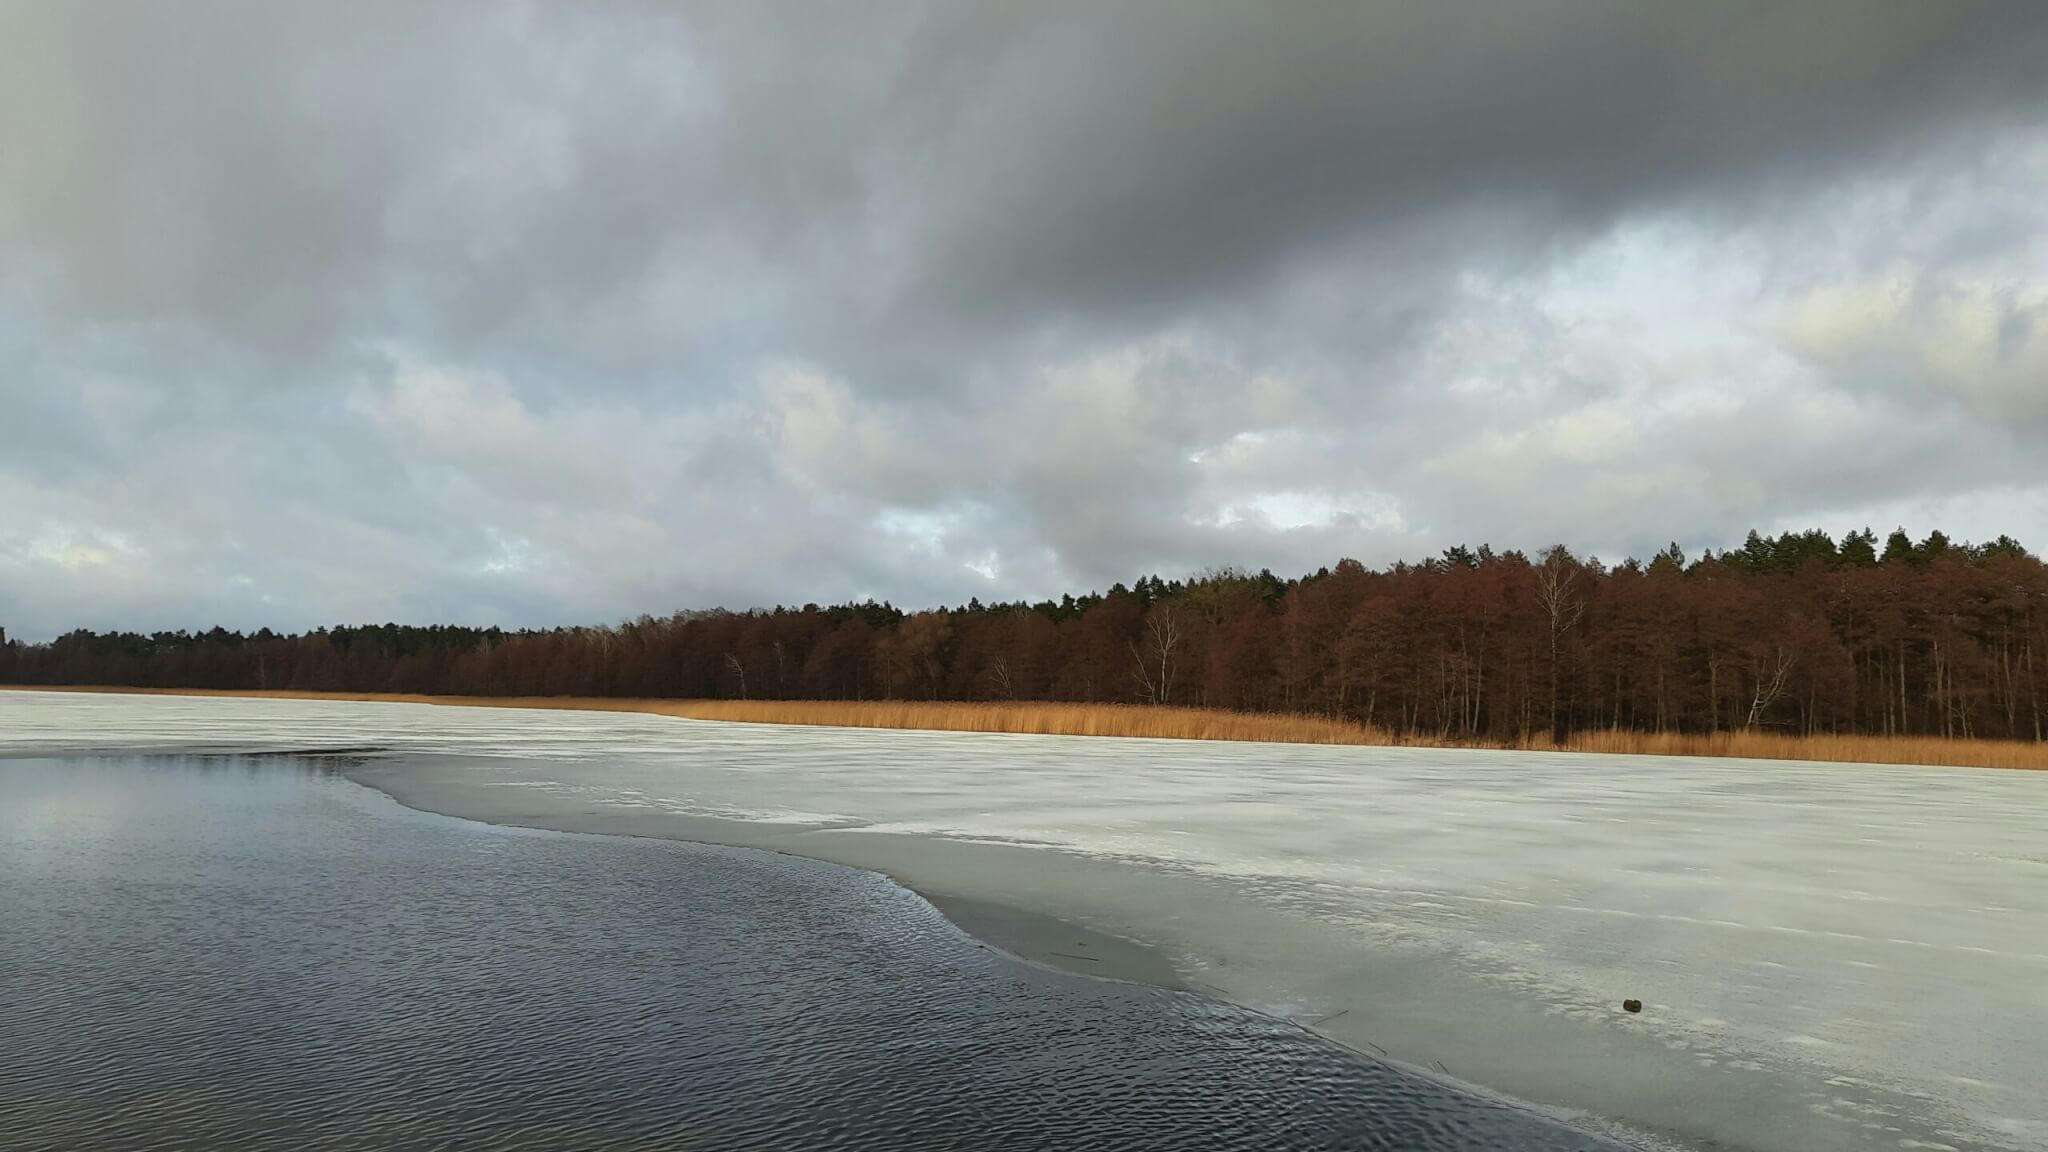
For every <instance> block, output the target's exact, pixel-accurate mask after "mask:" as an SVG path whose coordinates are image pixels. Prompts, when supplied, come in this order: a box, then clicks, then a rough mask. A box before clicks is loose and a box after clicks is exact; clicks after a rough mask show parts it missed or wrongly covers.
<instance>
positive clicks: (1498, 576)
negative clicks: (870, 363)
mask: <svg viewBox="0 0 2048 1152" xmlns="http://www.w3.org/2000/svg"><path fill="white" fill-rule="evenodd" d="M2043 660H2048V567H2044V565H2043V564H2042V563H2041V561H2040V560H2038V559H2037V558H2035V557H2034V556H2032V555H2030V554H2029V553H2027V552H2026V551H2025V550H2024V549H2023V548H2021V547H2020V546H2019V545H2018V544H2017V543H2015V542H2014V541H2012V540H2011V539H2009V538H2006V537H2000V538H1999V539H1998V540H1997V541H1996V542H1994V543H1991V544H1988V545H1976V546H1972V545H1964V544H1958V543H1954V542H1951V541H1950V540H1949V539H1948V538H1946V537H1945V536H1943V535H1942V534H1941V533H1939V532H1937V533H1934V534H1932V535H1930V536H1929V537H1928V538H1927V539H1925V540H1923V541H1920V542H1918V543H1915V542H1913V541H1912V540H1910V539H1909V538H1908V537H1907V536H1906V535H1905V533H1903V532H1896V533H1893V534H1892V536H1891V537H1890V538H1889V539H1887V540H1886V541H1884V542H1883V544H1882V545H1881V546H1880V544H1879V542H1878V539H1877V537H1876V536H1875V535H1874V534H1872V533H1871V532H1869V531H1868V530H1865V531H1863V532H1858V533H1852V534H1850V535H1849V536H1848V537H1847V538H1846V539H1844V540H1842V541H1840V542H1837V541H1835V540H1834V539H1832V538H1831V537H1829V536H1828V535H1827V534H1826V533H1822V532H1807V533H1803V534H1790V533H1788V534H1786V535H1783V536H1779V537H1777V538H1775V539H1772V538H1769V537H1764V536H1760V535H1758V534H1756V533H1751V534H1750V536H1749V539H1748V541H1747V542H1746V543H1745V544H1744V545H1743V547H1741V548H1739V549H1731V550H1729V551H1726V552H1723V553H1720V554H1719V555H1716V554H1714V553H1712V552H1708V553H1707V554H1705V555H1703V556H1701V557H1699V558H1697V559H1692V560H1688V559H1687V557H1686V556H1685V555H1684V553H1683V552H1682V551H1680V549H1679V548H1678V546H1677V545H1675V544H1674V545H1672V546H1671V547H1670V548H1669V549H1667V550H1665V551H1664V552H1662V553H1660V554H1658V555H1657V556H1655V557H1653V558H1652V559H1651V560H1649V561H1648V562H1646V563H1645V562H1639V561H1635V560H1630V561H1627V562H1625V563H1622V564H1618V565H1614V566H1611V567H1610V566H1608V565H1604V564H1602V563H1600V562H1599V561H1598V560H1597V559H1592V558H1586V559H1580V558H1577V557H1574V556H1572V555H1571V554H1570V553H1568V552H1567V551H1565V550H1564V549H1563V548H1556V549H1552V550H1550V551H1548V552H1546V553H1543V554H1541V555H1539V556H1535V557H1531V556H1527V555H1524V554H1522V553H1519V552H1499V553H1496V552H1493V551H1491V550H1490V549H1487V548H1479V549H1477V550H1472V549H1467V548H1462V547H1461V548H1453V549H1450V550H1449V551H1447V552H1445V553H1444V555H1443V556H1442V557H1440V558H1438V559H1434V560H1430V561H1426V562H1423V563H1420V564H1405V563H1404V564H1396V565H1394V566H1393V567H1392V568H1389V569H1385V570H1373V569H1368V568H1366V567H1364V566H1362V565H1360V564H1358V563H1356V562H1355V561H1350V560H1346V561H1342V562H1340V563H1339V564H1337V565H1336V567H1334V568H1327V569H1323V570H1321V571H1318V572H1316V573H1315V574H1313V575H1310V576H1305V577H1302V578H1300V579H1295V580H1282V579H1279V578H1277V577H1275V576H1274V575H1272V574H1271V573H1270V572H1260V573H1257V574H1251V573H1246V572H1241V571H1235V570H1225V571H1216V572H1211V573H1207V574H1204V575H1201V576H1198V577H1195V578H1192V579H1189V580H1184V581H1162V580H1160V579H1159V578H1157V577H1149V578H1146V579H1143V580H1140V581H1138V582H1137V583H1136V584H1135V585H1133V586H1130V587H1125V586H1123V585H1121V584H1119V585H1117V586H1116V587H1114V588H1111V589H1110V590H1109V591H1108V592H1106V593H1100V594H1090V595H1086V596H1079V597H1076V596H1066V597H1062V598H1061V599H1060V600H1058V601H1044V602H1041V603H1037V604H1026V603H1016V604H988V605H984V604H981V603H979V602H970V603H968V604H967V605H966V606H965V607H961V608H954V609H939V610H933V611H923V612H914V613H906V612H903V611H901V610H899V609H897V608H895V607H893V606H891V605H888V604H875V603H865V604H850V605H842V606H837V607H830V608H821V607H818V606H816V605H805V606H803V607H801V608H776V609H773V610H764V611H752V612H724V611H714V612H686V613H679V614H677V615H674V616H670V617H666V618H661V619H656V618H652V617H642V618H640V619H639V620H637V621H633V622H631V623H627V624H622V625H619V626H617V627H579V628H557V629H552V630H535V631H519V632H506V631H502V630H499V629H496V628H485V629H476V628H452V627H424V628H422V627H403V626H399V625H391V624H387V625H383V626H378V627H366V628H348V627H344V628H331V629H326V628H323V629H318V630H315V631H312V632H308V633H305V634H302V635H280V634H277V633H273V632H271V631H269V630H267V629H266V630H263V631H258V632H255V633H253V634H243V633H239V632H231V631H226V630H224V629H220V628H215V629H213V630H212V631H209V632H200V633H187V632H170V633H156V634H153V635H146V636H145V635H137V634H133V633H106V634H100V633H93V632H86V631H79V632H73V633H70V634H68V635H65V636H63V637H60V638H59V639H57V640H55V641H53V642H51V643H48V644H22V643H19V642H13V643H8V642H4V633H0V683H14V684H95V685H116V686H131V687H162V688H171V687H195V688H224V689H249V688H258V689H262V688H272V689H301V690H318V691H357V692H422V693H440V694H452V695H475V696H565V695H575V696H666V697H690V698H734V699H737V698H753V699H849V700H862V699H884V698H900V699H935V700H1069V701H1089V702H1126V703H1159V704H1190V705H1202V706H1209V707H1222V708H1234V709H1246V710H1258V711H1293V712H1310V713H1317V714H1323V715H1330V716H1341V717H1345V718H1349V719H1354V720H1358V721H1363V722H1366V723H1370V724H1375V725H1379V726H1382V727H1385V728H1389V729H1393V730H1397V731H1402V732H1410V733H1426V734H1430V735H1434V736H1437V737H1440V738H1447V739H1473V740H1493V741H1501V742H1513V741H1520V740H1526V739H1528V738H1529V737H1531V736H1532V735H1536V734H1540V733H1543V732H1546V731H1548V732H1551V733H1553V734H1558V735H1561V734H1563V733H1565V732H1567V731H1570V730H1575V729H1585V728H1608V727H1621V728H1635V729H1645V730H1664V731H1686V732H1714V731H1724V730H1730V729H1743V728H1753V729H1769V730H1773V731H1780V732H1798V733H1818V732H1830V733H1851V732H1854V733H1877V734H1918V735H1943V736H1959V737H1992V738H2014V739H2023V740H2034V741H2039V740H2041V739H2042V738H2043V734H2044V719H2048V718H2044V715H2043V689H2044V687H2048V684H2044V680H2048V669H2043V668H2041V667H2040V664H2041V662H2042V661H2043Z"/></svg>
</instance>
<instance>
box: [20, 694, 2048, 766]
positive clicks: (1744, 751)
mask: <svg viewBox="0 0 2048 1152" xmlns="http://www.w3.org/2000/svg"><path fill="white" fill-rule="evenodd" d="M20 688H21V689H22V690H25V691H55V692H109V693H139V694H146V695H173V696H254V697H268V698H271V699H286V700H365V701H383V702H391V703H407V704H439V705H447V706H454V707H469V708H568V709H577V710H583V711H593V712H645V713H652V714H655V715H660V716H679V717H684V718H687V719H692V720H724V721H730V722H735V723H745V724H806V725H825V726H831V727H845V728H906V729H929V730H935V731H945V732H1017V733H1042V734H1047V735H1054V736H1136V737H1145V738H1150V739H1166V740H1255V741H1270V742H1274V743H1282V744H1361V745H1382V746H1386V745H1402V746H1408V747H1483V748H1504V747H1505V748H1525V749H1532V750H1539V751H1552V750H1556V748H1557V747H1558V746H1557V745H1555V744H1553V743H1552V742H1551V740H1550V738H1549V736H1548V734H1543V735H1539V736H1536V737H1534V738H1532V739H1531V740H1529V741H1528V742H1526V743H1519V744H1499V743H1480V742H1471V741H1457V740H1448V739H1439V738H1436V737H1434V736H1432V735H1430V734H1420V735H1418V734H1413V733H1409V734H1401V733H1395V732H1390V731H1388V730H1386V729H1383V728H1375V727H1371V726H1368V725H1364V724H1358V723H1355V722H1353V721H1349V720H1339V719H1334V718H1331V717H1326V716H1311V715H1298V714H1288V713H1260V712H1229V711H1224V710H1222V709H1217V708H1156V707H1144V706H1139V705H1130V704H1062V703H1052V702H1044V701H1016V702H1006V703H959V702H945V701H914V700H864V701H861V700H668V699H644V698H625V697H600V696H423V695H417V694H411V693H398V692H302V691H291V690H280V689H272V690H269V691H256V690H248V691H234V690H218V689H204V688H103V687H62V688H58V687H44V686H39V685H22V686H20ZM1563 748H1564V750H1565V751H1570V752H1599V753H1609V754H1616V755H1627V756H1728V757H1744V758H1752V759H1760V760H1819V761H1838V762H1844V763H1860V764H1926V765H1948V766H1956V767H1978V768H2023V769H2033V770H2048V744H2037V743H2025V742H2020V741H2006V740H1962V739H1944V738H1941V737H1934V736H1869V735H1814V736H1798V735H1790V734H1786V733H1777V732H1757V731H1733V732H1720V733H1712V734H1709V733H1686V732H1638V731H1633V730H1630V729H1599V730H1594V731H1585V732H1578V733H1574V734H1573V735H1572V736H1571V737H1570V738H1569V739H1567V740H1566V741H1565V743H1564V745H1563Z"/></svg>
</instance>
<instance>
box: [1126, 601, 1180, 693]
mask: <svg viewBox="0 0 2048 1152" xmlns="http://www.w3.org/2000/svg"><path fill="white" fill-rule="evenodd" d="M1143 639H1144V642H1145V644H1144V648H1143V649H1142V650H1140V648H1139V646H1138V644H1137V643H1136V642H1135V641H1132V642H1130V649H1131V659H1132V660H1133V661H1134V662H1135V663H1136V665H1137V667H1136V669H1135V671H1134V675H1135V676H1136V677H1137V679H1138V683H1139V684H1141V685H1143V686H1144V689H1145V697H1146V700H1147V701H1149V702H1150V703H1153V704H1165V703H1168V702H1170V701H1171V700H1172V699H1173V658H1174V653H1175V652H1176V651H1178V650H1179V648H1180V640H1181V634H1180V616H1179V614H1178V613H1176V612H1175V611H1174V610H1173V605H1171V604H1161V605H1159V606H1157V607H1155V608H1154V609H1152V614H1151V615H1150V616H1147V617H1146V618H1145V632H1144V635H1143Z"/></svg>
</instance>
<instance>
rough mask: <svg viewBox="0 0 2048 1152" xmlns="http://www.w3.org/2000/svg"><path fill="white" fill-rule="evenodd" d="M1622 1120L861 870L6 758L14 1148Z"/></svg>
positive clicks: (603, 1144) (2, 1096)
mask: <svg viewBox="0 0 2048 1152" xmlns="http://www.w3.org/2000/svg"><path fill="white" fill-rule="evenodd" d="M1080 1147H1089V1148H1160V1149H1269V1148H1385V1149H1396V1148H1399V1149H1451V1148H1513V1149H1567V1148H1570V1149H1579V1148H1605V1147H1612V1146H1611V1145H1608V1144H1606V1143H1604V1142H1603V1141H1601V1140H1599V1139H1597V1138H1595V1137H1592V1136H1587V1135H1584V1134H1581V1133H1579V1132H1576V1131H1573V1130H1570V1129H1567V1128H1565V1127H1562V1126H1559V1125H1556V1124H1554V1123H1551V1122H1549V1121H1547V1120H1544V1119H1541V1118H1538V1117H1536V1116H1534V1115H1531V1114H1528V1113H1525V1112H1523V1111H1521V1110H1519V1109H1516V1108H1512V1107H1507V1106H1503V1105H1500V1104H1496V1103H1493V1102H1490V1101H1486V1100H1482V1099H1479V1098H1476V1097H1470V1096H1467V1095H1465V1094H1463V1093H1460V1092H1457V1091H1455V1090H1452V1089H1448V1088H1445V1087H1443V1086H1441V1085H1438V1084H1436V1083H1435V1082H1433V1081H1428V1080H1424V1079H1421V1078H1419V1077H1415V1076H1412V1075H1410V1074H1407V1073H1405V1072H1402V1071H1400V1070H1397V1069H1394V1068H1390V1067H1386V1066H1383V1065H1379V1064H1376V1063H1373V1062H1371V1061H1368V1060H1364V1059H1361V1058H1359V1057H1357V1056H1355V1055H1354V1054H1352V1053H1350V1052H1349V1051H1347V1050H1345V1049H1342V1048H1340V1047H1337V1046H1335V1045H1332V1044H1330V1043H1328V1042H1326V1041H1323V1040H1321V1039H1319V1038H1317V1037H1314V1036H1311V1035H1309V1034H1307V1033H1304V1032H1302V1031H1300V1030H1299V1029H1296V1028H1294V1027H1293V1026H1291V1025H1288V1024H1286V1023H1284V1022H1281V1021H1276V1020H1272V1019H1268V1018H1266V1017H1262V1016H1259V1015H1256V1014H1253V1013H1250V1012H1246V1011H1244V1010H1241V1009H1237V1008H1234V1007H1230V1006H1227V1005H1223V1004H1219V1003H1215V1002H1212V1001H1209V1000H1206V999H1203V998H1201V997H1197V996H1193V995H1189V994H1186V993H1179V992H1170V991H1165V990H1160V989H1153V988H1146V987H1141V986H1136V985H1126V984H1114V983H1110V982H1106V981H1097V980H1089V979H1086V978H1084V977H1077V976H1069V975H1065V974H1060V973H1053V972H1047V971H1042V970H1040V969H1037V968H1034V967H1031V966H1028V965H1024V964H1021V963H1018V962H1016V961H1013V960H1010V959H1008V958H1006V957H1004V956H1002V955H1000V954H997V953H993V952H990V951H988V950H986V949H984V948H982V947H980V946H979V945H978V944H976V943H975V942H974V941H972V940H971V939H969V938H967V937H965V936H964V935H962V934H961V933H959V932H958V931H957V930H956V929H954V928H953V927H952V926H951V925H950V924H948V923H947V922H946V921H945V920H944V919H943V918H942V917H940V916H939V915H938V914H937V913H936V912H935V911H933V910H932V908H931V907H930V906H929V905H927V904H926V903H925V902H924V901H923V900H922V899H920V898H918V897H917V896H916V895H914V894H912V893H910V892H908V891H906V890H904V889H902V888H900V887H898V886H896V885H894V884H892V883H890V882H888V881H886V880H884V879H882V878H880V877H877V876H874V875H872V874H869V873H864V872H859V871H856V870H853V869H847V868H841V867H837V866H833V865H827V864H815V863H811V862H807V861H803V860H797V859H792V858H789V857H782V856H775V855H771V854H767V853H760V852H751V851H747V850H741V849H726V848H714V847H699V846H695V845H688V844H677V843H669V842H661V841H644V840H630V839H623V838H616V837H595V836H573V835H564V834H558V833H546V832H532V831H525V830H517V829H506V828H496V827H490V826H486V825H480V824H473V823H469V822H466V821H460V820H453V819H448V818H444V817H438V816H431V815H427V814H423V813H418V812H413V811H410V810H407V809H403V808H400V807H398V806H397V805H396V804H394V803H393V802H391V801H390V800H388V799H386V798H385V797H384V796H382V795H381V794H378V793H374V792H371V791H369V790H367V789H363V788H360V787H358V786H356V785H354V784H351V783H349V782H347V781H346V780H343V779H341V778H340V777H339V776H337V775H334V774H333V773H332V772H330V771H328V770H327V769H326V768H324V767H323V766H322V765H320V764H319V763H318V762H315V761H309V760H292V759H287V758H276V757H271V758H263V759H254V758H239V759H238V758H154V759H125V760H108V759H91V760H86V759H67V760H5V759H0V1148H6V1149H28V1148H35V1149H46V1148H47V1149H88V1148H122V1149H173V1148H191V1149H210V1148H279V1149H284V1148H290V1149H355V1148H481V1149H501V1148H608V1149H611V1148H680V1149H740V1148H843V1149H890V1150H895V1149H948V1150H957V1149H1032V1148H1080Z"/></svg>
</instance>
